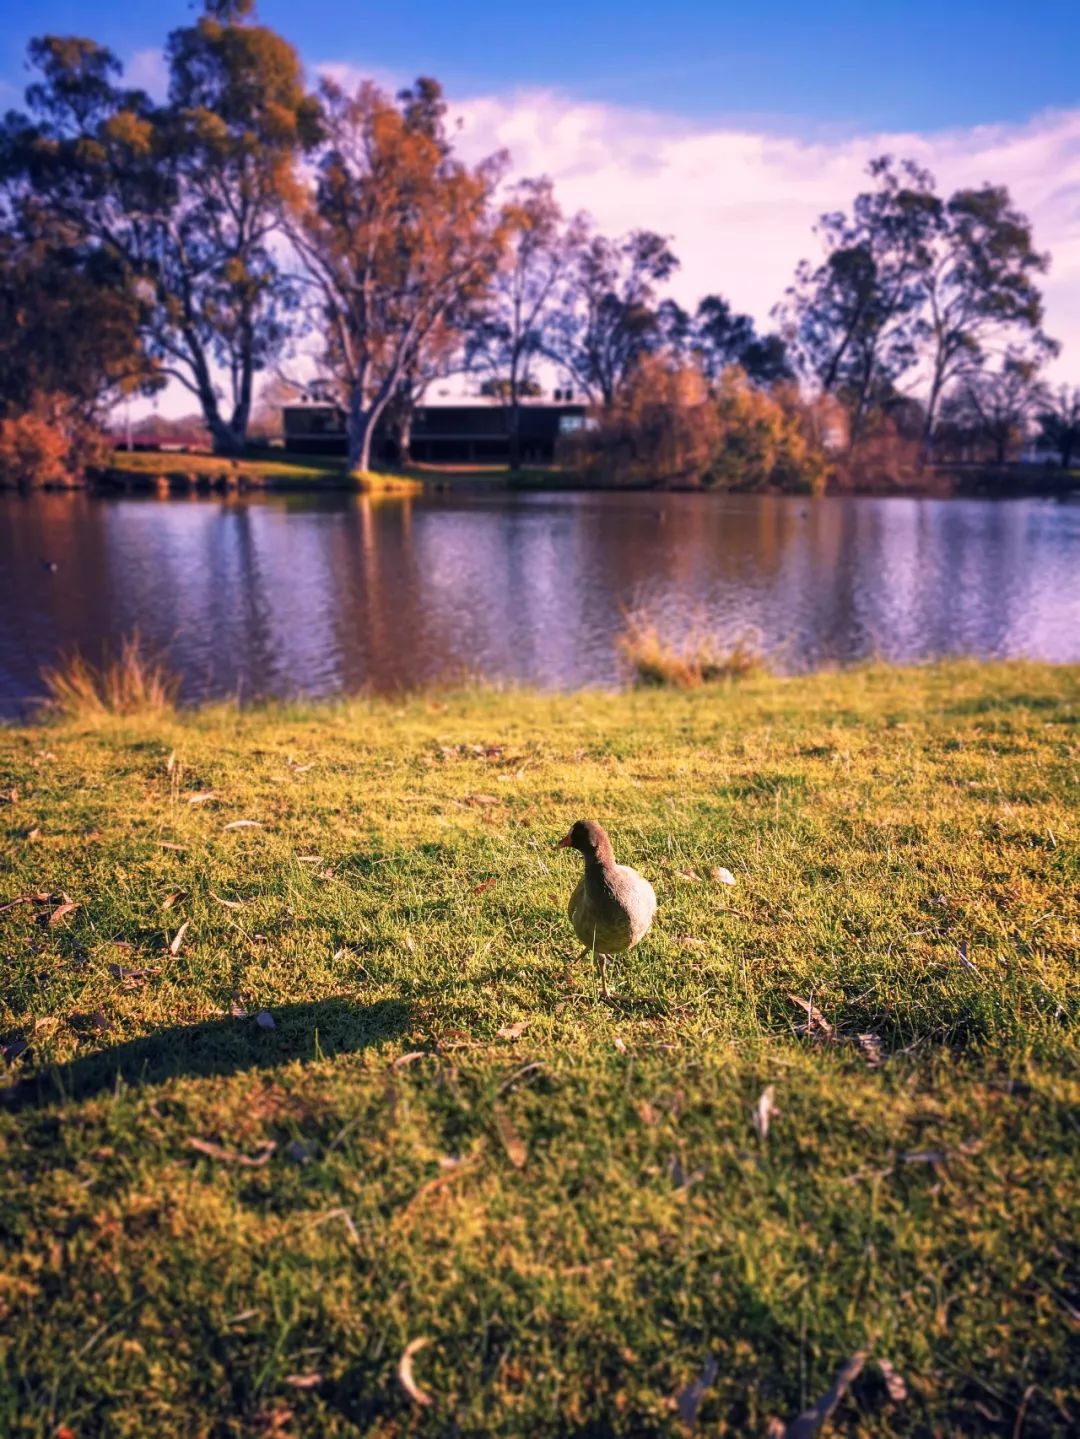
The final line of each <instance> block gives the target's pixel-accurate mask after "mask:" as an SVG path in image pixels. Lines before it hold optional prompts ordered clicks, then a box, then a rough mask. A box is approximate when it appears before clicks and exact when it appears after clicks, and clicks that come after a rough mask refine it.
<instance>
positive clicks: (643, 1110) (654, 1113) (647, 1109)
mask: <svg viewBox="0 0 1080 1439" xmlns="http://www.w3.org/2000/svg"><path fill="white" fill-rule="evenodd" d="M637 1114H638V1118H639V1119H640V1120H641V1122H642V1124H648V1125H649V1126H652V1125H654V1124H657V1123H658V1122H659V1120H660V1111H659V1110H658V1109H657V1108H655V1106H654V1105H651V1104H650V1103H649V1101H648V1100H647V1099H640V1100H638V1106H637Z"/></svg>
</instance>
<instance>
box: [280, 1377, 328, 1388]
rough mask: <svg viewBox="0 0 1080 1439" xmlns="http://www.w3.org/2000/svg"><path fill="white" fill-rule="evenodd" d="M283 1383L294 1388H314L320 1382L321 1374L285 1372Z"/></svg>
mask: <svg viewBox="0 0 1080 1439" xmlns="http://www.w3.org/2000/svg"><path fill="white" fill-rule="evenodd" d="M285 1383H286V1384H290V1385H291V1386H292V1387H293V1388H294V1389H314V1388H316V1387H317V1386H318V1385H319V1384H321V1383H322V1375H321V1374H286V1376H285Z"/></svg>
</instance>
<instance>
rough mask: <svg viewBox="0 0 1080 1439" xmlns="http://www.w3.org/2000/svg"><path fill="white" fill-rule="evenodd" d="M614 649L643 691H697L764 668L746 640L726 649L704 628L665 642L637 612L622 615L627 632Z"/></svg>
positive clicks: (643, 616)
mask: <svg viewBox="0 0 1080 1439" xmlns="http://www.w3.org/2000/svg"><path fill="white" fill-rule="evenodd" d="M616 644H617V646H618V649H619V652H620V653H621V654H622V656H623V658H624V659H625V660H627V661H628V662H629V664H630V667H631V669H632V670H633V674H634V682H635V684H639V685H642V686H649V687H670V688H672V689H681V690H690V689H698V688H700V686H702V685H707V684H717V683H719V682H720V681H722V680H737V679H744V678H746V677H747V676H748V675H753V674H761V673H763V672H764V671H765V670H766V669H767V666H766V664H765V660H764V658H763V657H762V655H761V652H760V650H759V649H758V648H757V646H756V645H755V644H754V643H752V642H751V640H750V639H749V638H748V637H747V636H745V635H743V636H740V637H739V638H738V639H737V640H736V641H735V642H734V644H732V645H729V646H727V647H725V646H723V645H721V644H719V643H718V642H717V641H716V639H715V637H714V636H712V635H711V634H709V633H708V631H707V630H706V629H705V628H704V627H703V626H697V627H695V628H693V629H691V630H689V631H687V633H685V634H684V635H683V636H682V638H681V639H680V640H678V641H677V642H672V641H670V640H666V639H664V638H663V636H662V635H661V634H660V631H659V629H658V628H657V626H656V624H655V623H654V622H653V620H652V619H651V618H650V616H649V615H648V614H647V613H644V612H641V611H639V612H635V613H632V614H629V615H627V617H626V628H625V629H624V630H623V632H622V634H620V635H619V636H618V639H617V640H616Z"/></svg>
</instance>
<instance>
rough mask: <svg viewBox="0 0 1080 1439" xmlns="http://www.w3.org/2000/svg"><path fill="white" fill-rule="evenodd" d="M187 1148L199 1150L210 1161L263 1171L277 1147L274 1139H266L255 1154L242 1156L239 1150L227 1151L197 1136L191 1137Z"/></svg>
mask: <svg viewBox="0 0 1080 1439" xmlns="http://www.w3.org/2000/svg"><path fill="white" fill-rule="evenodd" d="M187 1147H188V1148H189V1149H195V1150H197V1151H198V1152H199V1153H200V1154H205V1155H206V1157H207V1158H208V1159H220V1160H221V1162H222V1163H223V1164H239V1165H242V1166H243V1167H244V1168H245V1169H261V1168H262V1167H263V1165H264V1164H269V1162H270V1156H271V1155H272V1154H273V1152H274V1150H275V1149H276V1148H277V1145H276V1144H275V1142H274V1141H273V1140H272V1139H264V1140H263V1141H262V1143H261V1144H259V1145H258V1146H257V1147H256V1150H255V1153H254V1154H241V1153H240V1151H239V1150H237V1149H226V1148H225V1146H224V1145H223V1144H214V1143H213V1142H212V1141H211V1140H209V1139H198V1138H196V1137H195V1135H190V1136H189V1137H188V1141H187Z"/></svg>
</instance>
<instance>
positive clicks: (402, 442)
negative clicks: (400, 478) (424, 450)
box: [397, 405, 413, 465]
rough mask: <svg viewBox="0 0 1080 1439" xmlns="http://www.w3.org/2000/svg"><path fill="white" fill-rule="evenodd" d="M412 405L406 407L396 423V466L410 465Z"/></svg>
mask: <svg viewBox="0 0 1080 1439" xmlns="http://www.w3.org/2000/svg"><path fill="white" fill-rule="evenodd" d="M412 422H413V412H412V405H406V406H405V408H404V409H403V410H402V412H401V419H400V421H399V422H398V447H397V448H398V464H399V465H411V464H412Z"/></svg>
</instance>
